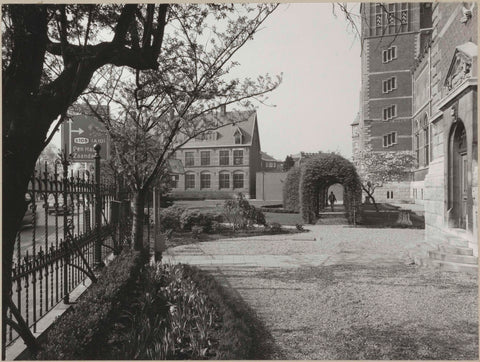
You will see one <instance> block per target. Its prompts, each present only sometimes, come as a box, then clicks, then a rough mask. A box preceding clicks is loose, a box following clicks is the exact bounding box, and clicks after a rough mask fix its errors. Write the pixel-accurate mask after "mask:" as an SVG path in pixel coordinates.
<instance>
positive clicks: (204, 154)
mask: <svg viewBox="0 0 480 362" xmlns="http://www.w3.org/2000/svg"><path fill="white" fill-rule="evenodd" d="M200 165H202V166H209V165H210V151H201V152H200Z"/></svg>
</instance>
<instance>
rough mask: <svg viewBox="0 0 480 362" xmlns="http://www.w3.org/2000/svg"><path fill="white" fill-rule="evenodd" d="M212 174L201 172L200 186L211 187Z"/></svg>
mask: <svg viewBox="0 0 480 362" xmlns="http://www.w3.org/2000/svg"><path fill="white" fill-rule="evenodd" d="M210 181H211V175H210V174H209V173H208V172H203V173H201V174H200V188H201V189H209V188H210V187H211V182H210Z"/></svg>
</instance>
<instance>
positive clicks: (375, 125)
mask: <svg viewBox="0 0 480 362" xmlns="http://www.w3.org/2000/svg"><path fill="white" fill-rule="evenodd" d="M360 12H361V16H362V24H361V38H362V45H363V49H362V55H361V58H362V59H361V67H362V70H361V71H362V85H361V91H360V98H361V99H360V112H359V116H358V117H357V119H356V120H355V121H354V122H353V123H352V146H354V148H355V151H356V150H362V149H364V148H365V147H367V146H369V147H371V149H372V151H373V152H383V151H410V150H411V149H412V123H411V118H412V103H413V94H412V93H413V90H412V76H411V69H412V67H413V66H414V64H415V55H416V54H418V51H419V49H420V48H422V47H423V43H424V42H425V36H424V30H425V29H430V28H431V15H430V14H431V4H421V3H364V4H362V5H361V10H360ZM375 196H376V200H377V201H380V202H385V201H410V200H411V192H410V179H406V180H404V182H396V183H391V184H385V185H384V186H383V187H381V188H377V191H375Z"/></svg>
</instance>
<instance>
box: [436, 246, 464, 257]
mask: <svg viewBox="0 0 480 362" xmlns="http://www.w3.org/2000/svg"><path fill="white" fill-rule="evenodd" d="M438 250H439V251H441V252H443V253H449V254H457V255H471V256H473V250H472V249H471V248H465V247H460V246H455V245H450V244H440V245H438Z"/></svg>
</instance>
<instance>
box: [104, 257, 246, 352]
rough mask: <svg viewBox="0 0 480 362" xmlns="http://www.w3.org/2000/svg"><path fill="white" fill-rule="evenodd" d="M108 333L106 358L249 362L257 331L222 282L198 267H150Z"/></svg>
mask: <svg viewBox="0 0 480 362" xmlns="http://www.w3.org/2000/svg"><path fill="white" fill-rule="evenodd" d="M136 294H137V299H136V300H135V302H134V303H132V304H131V305H129V306H127V308H125V309H124V310H123V312H122V315H125V316H128V317H127V318H120V319H119V320H118V321H117V322H116V323H115V326H114V328H112V330H111V331H110V333H109V337H108V340H109V344H108V347H107V348H105V349H104V351H103V353H102V356H101V357H102V358H109V359H142V360H145V359H149V360H150V359H247V358H251V357H252V356H251V346H252V336H251V334H252V331H251V327H250V324H251V323H250V320H249V321H248V322H247V319H246V318H247V313H246V312H245V309H243V307H242V305H241V304H239V302H238V301H236V300H235V299H234V298H232V297H230V296H229V295H228V292H227V291H226V290H225V289H224V288H223V287H221V286H220V285H219V284H218V282H217V281H216V280H215V279H214V278H212V277H210V276H208V275H207V274H205V272H202V271H200V270H199V269H197V268H195V267H190V266H187V265H175V266H170V265H161V264H157V265H156V266H151V267H149V268H147V270H146V272H145V273H144V276H143V278H142V283H141V284H140V285H139V286H138V287H137V291H136Z"/></svg>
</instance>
